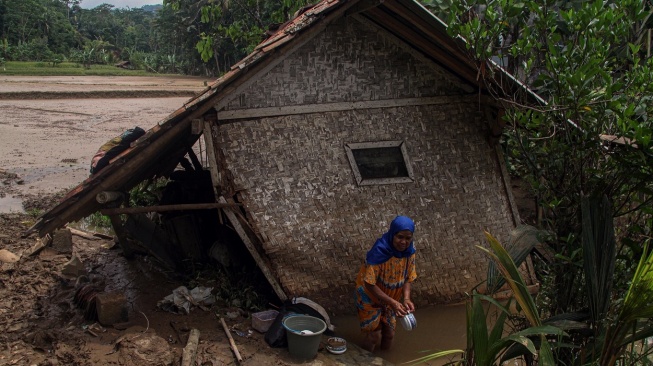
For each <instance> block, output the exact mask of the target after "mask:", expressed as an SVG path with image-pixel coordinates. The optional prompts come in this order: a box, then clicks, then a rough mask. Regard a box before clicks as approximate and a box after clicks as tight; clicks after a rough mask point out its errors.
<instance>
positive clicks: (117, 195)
mask: <svg viewBox="0 0 653 366" xmlns="http://www.w3.org/2000/svg"><path fill="white" fill-rule="evenodd" d="M122 198H123V194H122V192H111V191H102V192H100V193H98V194H97V195H96V196H95V200H96V201H97V202H98V203H102V204H104V203H107V202H113V201H117V200H122Z"/></svg>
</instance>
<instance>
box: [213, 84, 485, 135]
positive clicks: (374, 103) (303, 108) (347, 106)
mask: <svg viewBox="0 0 653 366" xmlns="http://www.w3.org/2000/svg"><path fill="white" fill-rule="evenodd" d="M475 97H476V96H475V95H469V96H462V98H461V96H460V95H455V96H441V97H428V98H404V99H388V100H371V101H362V102H341V103H321V104H305V105H294V106H284V107H269V108H252V109H234V110H229V111H220V112H218V119H219V120H220V121H224V120H231V119H241V118H260V117H273V116H288V115H295V114H309V113H322V112H336V111H352V110H358V109H372V108H393V107H406V106H419V105H442V104H458V103H469V102H470V101H471V100H472V98H475ZM207 147H208V144H207Z"/></svg>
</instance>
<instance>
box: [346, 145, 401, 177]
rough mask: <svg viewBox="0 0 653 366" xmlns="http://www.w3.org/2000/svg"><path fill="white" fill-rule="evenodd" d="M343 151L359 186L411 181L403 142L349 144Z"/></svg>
mask: <svg viewBox="0 0 653 366" xmlns="http://www.w3.org/2000/svg"><path fill="white" fill-rule="evenodd" d="M345 149H346V151H347V157H348V158H349V163H350V164H351V168H352V170H353V171H354V176H355V177H356V182H357V183H358V184H359V185H362V186H363V185H370V184H389V183H410V182H412V181H413V170H412V169H411V167H410V162H409V160H408V154H407V153H406V144H405V143H404V142H403V141H379V142H362V143H349V144H345Z"/></svg>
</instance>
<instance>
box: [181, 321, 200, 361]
mask: <svg viewBox="0 0 653 366" xmlns="http://www.w3.org/2000/svg"><path fill="white" fill-rule="evenodd" d="M199 341H200V331H199V330H197V329H191V331H190V334H189V335H188V342H186V347H184V350H183V353H182V355H181V366H194V365H195V358H196V357H197V344H198V343H199Z"/></svg>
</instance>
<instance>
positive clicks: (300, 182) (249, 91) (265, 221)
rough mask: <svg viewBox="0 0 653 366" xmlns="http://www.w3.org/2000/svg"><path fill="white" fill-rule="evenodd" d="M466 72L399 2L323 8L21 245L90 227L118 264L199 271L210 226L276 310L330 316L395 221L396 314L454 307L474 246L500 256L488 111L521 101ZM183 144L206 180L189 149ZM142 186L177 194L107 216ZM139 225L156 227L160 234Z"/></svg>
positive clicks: (276, 37) (161, 128)
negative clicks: (400, 304)
mask: <svg viewBox="0 0 653 366" xmlns="http://www.w3.org/2000/svg"><path fill="white" fill-rule="evenodd" d="M481 64H482V65H484V66H487V68H488V70H490V69H492V68H493V65H492V64H491V63H490V62H485V61H483V62H482V63H481ZM479 65H480V64H475V63H474V62H473V61H472V60H470V59H469V58H468V56H467V53H466V51H465V48H464V44H463V43H462V41H461V40H460V39H455V38H452V37H450V36H449V35H448V34H447V32H446V25H445V24H443V23H442V22H441V21H440V20H439V19H438V18H437V17H435V16H434V15H432V14H431V13H430V12H428V11H427V10H426V9H424V8H423V7H422V6H421V5H420V4H418V3H417V2H415V1H412V0H385V1H383V0H323V1H321V2H319V3H317V4H316V5H314V6H312V7H308V8H306V9H303V12H302V13H301V14H298V15H297V16H296V17H295V18H294V19H293V20H291V21H290V22H288V23H286V24H284V25H282V26H281V27H280V28H279V29H278V30H277V31H276V32H275V33H274V34H273V35H271V36H270V37H269V38H267V39H266V40H265V41H263V42H262V43H261V44H260V45H259V46H258V47H257V48H256V49H255V50H254V51H253V52H252V53H251V54H250V55H249V56H247V57H246V58H245V59H243V60H241V61H240V62H238V63H237V64H235V65H234V66H233V67H232V68H231V70H230V71H229V72H227V73H226V74H225V75H223V76H222V77H220V78H219V79H218V80H217V81H216V82H215V83H214V84H213V85H211V86H210V87H208V88H207V89H206V90H205V91H203V92H202V93H201V94H200V95H198V96H197V97H194V98H192V99H190V100H189V101H188V102H187V103H186V104H185V105H184V106H183V107H181V108H180V109H178V110H177V111H176V112H174V113H172V114H171V115H170V116H168V117H167V118H166V119H165V120H163V121H161V122H159V123H158V124H157V125H156V126H154V127H153V128H151V129H150V130H149V131H147V133H146V134H145V136H143V137H141V138H140V139H138V140H137V141H136V142H134V143H133V144H132V145H131V147H130V148H129V149H127V150H126V151H125V152H123V153H122V154H121V155H119V156H118V157H116V158H114V159H113V160H112V161H111V163H110V164H109V165H108V166H107V167H106V168H104V169H102V170H101V171H100V172H98V173H97V174H95V175H93V176H91V177H90V178H88V179H87V180H85V181H84V182H82V183H81V184H80V185H79V186H77V187H76V188H74V189H73V190H72V191H71V192H69V193H68V195H67V196H66V197H65V198H64V199H63V200H62V201H61V203H59V204H58V205H57V206H56V207H54V208H52V209H51V210H50V211H48V212H46V213H45V214H44V215H42V216H41V217H40V219H39V221H38V222H37V223H36V224H35V225H34V226H33V227H32V228H30V230H29V232H38V233H39V235H41V236H43V235H46V234H47V233H50V232H52V231H53V230H55V229H57V228H60V227H62V226H64V225H65V224H66V223H68V222H72V221H76V220H79V219H80V218H83V217H85V216H88V215H89V214H91V213H93V212H96V211H101V212H103V213H105V214H107V215H110V217H111V218H112V223H113V226H114V229H115V230H116V234H117V236H118V238H119V240H120V243H121V245H122V247H123V249H124V250H125V252H126V253H127V254H128V252H129V251H130V250H131V248H132V247H131V246H130V243H133V242H138V245H140V246H141V247H145V248H147V250H148V251H149V252H151V253H152V254H153V255H155V256H157V257H158V258H160V259H161V260H162V261H164V262H166V261H167V262H171V261H173V258H171V257H173V256H174V255H175V254H171V252H170V248H175V247H176V250H177V252H181V253H183V255H185V256H186V257H190V258H196V257H199V256H202V253H203V252H205V251H206V250H207V245H206V244H202V243H201V242H202V240H200V239H198V238H200V237H201V235H199V234H198V233H199V232H200V231H206V230H213V229H214V228H215V227H223V225H222V224H227V223H228V225H229V226H228V227H229V228H230V229H232V230H234V231H235V232H236V233H237V234H238V237H239V238H240V239H241V241H242V244H243V245H244V246H245V247H246V248H247V251H248V252H249V253H250V255H251V256H252V258H253V259H254V260H255V261H256V263H257V265H258V266H259V268H260V269H261V271H262V272H263V274H264V275H265V277H266V279H267V280H268V282H269V283H270V285H271V286H272V288H273V289H274V291H275V293H276V294H277V295H278V296H279V298H280V299H282V300H283V299H286V298H289V297H294V296H303V297H307V298H311V299H313V300H314V301H315V302H317V303H319V304H321V305H322V306H324V307H325V308H326V309H328V310H329V311H331V312H334V313H343V312H353V311H354V310H353V309H354V305H353V295H352V293H353V288H354V280H355V276H356V273H357V271H358V269H359V267H360V265H361V264H362V262H363V260H364V258H365V253H366V252H367V250H368V249H369V248H370V247H371V246H372V244H373V243H374V241H375V239H376V238H377V237H379V236H380V235H381V234H382V233H383V232H385V231H386V230H387V227H388V224H389V222H390V221H391V220H392V219H393V218H394V217H395V216H396V215H407V216H409V217H411V218H413V219H414V221H415V223H416V228H417V229H416V233H415V245H416V248H417V268H418V276H419V278H418V280H417V281H416V282H415V284H413V287H412V288H413V296H412V297H413V300H414V301H415V303H416V304H417V305H418V306H424V305H427V304H442V303H450V302H454V301H459V300H462V299H463V298H464V296H465V295H464V294H465V293H466V292H468V291H470V290H471V289H472V288H473V287H474V286H476V285H478V284H479V283H481V282H482V281H484V279H485V277H486V270H487V261H488V260H487V257H486V255H485V254H484V253H483V251H481V250H479V249H478V248H477V246H479V245H480V246H485V245H486V243H485V239H484V234H483V232H484V231H488V232H490V233H492V234H493V235H494V236H496V237H497V238H499V240H506V239H507V238H508V235H509V233H510V231H511V230H512V229H513V228H514V227H515V225H517V224H518V223H519V216H518V213H517V209H516V206H515V203H514V200H513V198H512V195H511V191H510V184H509V177H508V173H507V170H506V168H505V166H504V163H503V158H502V155H501V149H500V147H499V146H498V138H497V137H498V136H500V133H501V129H502V127H503V125H502V121H501V118H500V117H499V116H500V115H501V113H502V111H501V106H500V105H499V104H498V103H497V102H496V100H495V98H493V95H496V93H512V92H514V91H515V90H524V88H523V86H522V85H521V84H519V83H518V82H517V81H515V80H514V79H513V78H511V77H510V76H509V75H508V74H506V73H505V72H503V71H501V70H500V69H496V68H495V69H494V70H495V71H496V72H495V73H490V72H488V73H486V74H479V72H478V69H479ZM200 138H203V140H202V141H203V144H204V145H203V146H204V147H205V153H206V159H207V160H208V166H202V165H201V164H200V160H201V159H198V158H197V157H196V154H195V153H194V151H193V146H194V145H196V143H197V142H198V140H199V139H200ZM186 156H188V159H190V162H189V161H188V160H187V158H186ZM180 167H181V168H180ZM156 177H170V178H171V182H173V183H175V184H177V185H179V184H181V183H180V182H186V184H182V185H181V186H179V187H182V186H183V187H184V188H179V187H178V189H176V190H175V189H171V192H172V194H170V195H169V197H172V198H171V199H168V200H167V202H162V203H161V205H160V206H158V207H125V202H126V200H124V199H123V198H124V195H125V194H126V193H127V192H129V191H130V189H132V188H133V187H134V186H136V185H137V184H138V183H140V182H142V181H145V180H151V179H154V178H156ZM188 182H191V183H190V185H189V184H188ZM184 192H194V194H191V195H188V194H185V193H184ZM121 197H122V198H121ZM101 202H102V203H101ZM150 211H157V212H166V213H168V214H169V217H168V219H167V220H165V222H166V224H165V225H166V226H167V229H166V228H164V229H162V228H161V227H158V225H157V224H155V223H153V222H152V221H151V220H150V219H149V218H148V216H147V215H145V214H144V212H150ZM198 211H202V212H204V214H202V215H201V216H197V215H185V214H183V213H188V212H198ZM173 213H174V214H173ZM121 215H123V216H121ZM124 215H126V216H127V217H128V219H127V220H124V219H123V217H125V216H124ZM171 233H172V234H171ZM212 235H213V236H212V239H211V240H214V239H216V240H218V239H219V237H220V236H221V235H222V234H220V232H215V233H214V234H212ZM162 243H164V244H162ZM232 245H234V244H232ZM529 281H532V280H529ZM531 283H532V282H531Z"/></svg>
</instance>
